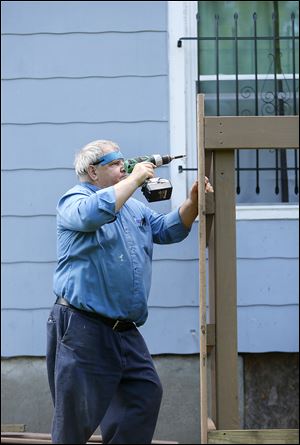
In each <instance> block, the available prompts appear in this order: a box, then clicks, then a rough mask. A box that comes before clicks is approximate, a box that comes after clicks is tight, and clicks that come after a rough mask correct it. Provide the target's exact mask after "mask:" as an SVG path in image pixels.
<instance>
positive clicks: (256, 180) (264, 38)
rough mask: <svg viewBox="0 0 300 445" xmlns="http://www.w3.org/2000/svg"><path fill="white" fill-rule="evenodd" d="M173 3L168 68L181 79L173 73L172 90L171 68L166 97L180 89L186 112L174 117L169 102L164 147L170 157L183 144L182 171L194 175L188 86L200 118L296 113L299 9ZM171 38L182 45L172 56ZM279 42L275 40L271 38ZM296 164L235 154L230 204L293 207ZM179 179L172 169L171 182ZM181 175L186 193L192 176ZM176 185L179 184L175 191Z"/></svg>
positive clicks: (274, 156) (276, 156)
mask: <svg viewBox="0 0 300 445" xmlns="http://www.w3.org/2000/svg"><path fill="white" fill-rule="evenodd" d="M168 3H170V4H171V3H173V2H168ZM176 4H177V11H175V8H174V9H173V10H172V5H170V6H169V11H170V13H171V14H170V15H169V20H171V19H172V15H173V16H175V15H176V16H177V21H178V23H177V25H176V26H175V27H174V32H172V27H171V26H170V27H169V31H170V62H173V65H174V66H173V68H174V67H175V65H176V68H177V70H178V73H181V76H182V77H183V78H184V80H180V75H179V74H175V76H177V77H176V79H177V82H178V85H176V84H175V85H173V84H172V80H173V79H172V75H174V74H173V73H174V72H173V69H172V64H171V63H170V94H173V96H174V95H176V94H177V93H176V91H177V89H179V88H180V82H181V88H182V89H183V90H184V92H183V93H182V92H181V94H182V96H185V109H184V113H182V115H181V116H180V115H179V114H180V113H179V112H178V111H177V108H176V106H177V105H178V104H176V103H175V101H174V98H173V103H172V96H171V101H170V105H171V107H170V124H171V134H172V131H173V130H174V131H175V135H176V133H177V136H174V135H173V141H172V139H171V147H172V148H174V149H175V151H176V150H179V145H184V147H185V149H186V153H187V159H186V165H185V166H183V167H184V168H193V167H194V168H195V167H196V165H197V162H196V159H195V157H196V152H197V150H196V137H195V134H196V122H195V115H196V113H195V108H196V107H195V100H196V86H195V84H196V82H195V79H196V80H198V82H197V90H198V92H201V93H204V94H205V113H206V114H207V115H243V114H247V115H267V114H298V105H297V103H298V101H297V98H298V91H299V75H298V71H299V69H298V66H299V59H298V46H299V37H298V25H297V23H298V21H297V17H298V2H293V1H292V2H289V1H288V2H261V1H260V2H247V1H243V2H240V1H236V2H218V1H217V2H211V1H210V2H203V1H200V2H176ZM180 8H181V12H180ZM274 11H275V14H273V12H274ZM197 12H198V16H197V18H198V20H196V14H197ZM180 14H181V27H180V18H178V17H179V15H180ZM173 23H175V21H174V22H173ZM169 24H171V22H170V23H169ZM197 33H198V40H197V39H195V37H196V36H197ZM178 34H181V36H180V37H183V39H182V40H181V43H182V45H181V48H177V54H176V51H175V48H174V45H175V41H174V40H175V39H176V35H177V36H178ZM278 35H280V37H281V38H280V39H277V38H274V37H276V36H278ZM180 37H179V38H180ZM191 37H192V38H193V39H191ZM180 51H181V54H180V55H179V54H178V53H179V52H180ZM176 62H177V63H176ZM182 102H183V98H182ZM173 105H174V108H173ZM181 109H183V107H182V106H181ZM176 116H177V117H176ZM184 126H185V128H183V127H184ZM183 139H184V140H183ZM179 141H180V142H179ZM298 165H299V158H298V151H296V150H280V151H279V150H259V151H258V150H257V151H256V150H254V151H253V150H237V151H236V185H237V187H236V190H237V195H236V200H237V203H243V204H245V203H251V204H253V203H260V204H261V203H282V202H291V203H295V202H298ZM176 168H178V166H176ZM179 174H180V173H179ZM179 174H178V172H176V171H175V166H174V167H173V171H172V172H171V177H172V180H173V182H174V179H175V181H176V182H177V177H178V176H179ZM181 174H182V175H183V176H185V183H186V186H185V190H186V187H188V186H189V185H190V184H191V182H192V181H193V180H194V178H195V175H196V172H194V171H190V170H183V172H182V173H181ZM183 182H184V180H183V179H182V178H181V179H180V183H181V188H182V184H183ZM174 204H175V205H176V203H174Z"/></svg>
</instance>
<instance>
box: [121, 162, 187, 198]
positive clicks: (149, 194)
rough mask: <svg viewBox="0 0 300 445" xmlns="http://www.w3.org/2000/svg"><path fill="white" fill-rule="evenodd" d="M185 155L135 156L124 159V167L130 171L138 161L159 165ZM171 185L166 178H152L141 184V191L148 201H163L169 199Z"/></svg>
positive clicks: (127, 171)
mask: <svg viewBox="0 0 300 445" xmlns="http://www.w3.org/2000/svg"><path fill="white" fill-rule="evenodd" d="M184 157H185V155H178V156H170V155H163V156H161V155H158V154H157V155H150V156H137V157H136V158H132V159H126V160H125V162H124V169H125V171H126V173H128V174H130V173H132V170H133V169H134V167H135V165H136V164H138V163H139V162H151V163H152V164H154V165H156V167H160V166H162V165H166V164H169V163H170V162H171V161H173V160H174V159H180V158H184ZM172 190H173V187H172V185H171V183H170V181H169V180H168V179H163V178H152V179H148V180H147V181H145V182H144V184H143V185H142V192H143V194H144V195H145V198H146V199H147V201H148V202H154V201H163V200H165V199H170V198H171V195H172Z"/></svg>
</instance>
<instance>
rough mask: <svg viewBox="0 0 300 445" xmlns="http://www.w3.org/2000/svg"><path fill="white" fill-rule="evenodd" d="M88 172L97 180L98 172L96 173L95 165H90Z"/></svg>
mask: <svg viewBox="0 0 300 445" xmlns="http://www.w3.org/2000/svg"><path fill="white" fill-rule="evenodd" d="M87 174H88V176H89V177H90V178H91V179H92V180H93V181H96V179H97V173H96V168H95V166H94V165H89V166H88V168H87Z"/></svg>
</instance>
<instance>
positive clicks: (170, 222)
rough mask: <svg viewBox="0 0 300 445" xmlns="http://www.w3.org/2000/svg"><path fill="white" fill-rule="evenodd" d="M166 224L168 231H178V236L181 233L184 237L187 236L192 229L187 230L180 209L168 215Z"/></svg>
mask: <svg viewBox="0 0 300 445" xmlns="http://www.w3.org/2000/svg"><path fill="white" fill-rule="evenodd" d="M165 223H166V226H167V228H168V229H169V228H170V229H171V228H172V230H174V229H175V230H176V231H178V234H179V233H180V234H182V235H185V234H188V233H189V232H190V230H191V229H190V228H187V227H186V226H185V225H184V224H183V222H182V219H181V217H180V214H179V209H175V210H173V211H172V212H170V213H168V214H167V215H166V220H165Z"/></svg>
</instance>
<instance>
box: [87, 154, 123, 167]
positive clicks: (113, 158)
mask: <svg viewBox="0 0 300 445" xmlns="http://www.w3.org/2000/svg"><path fill="white" fill-rule="evenodd" d="M118 159H124V156H123V155H122V153H121V152H120V151H111V152H110V153H107V154H106V155H103V156H101V157H100V158H98V161H97V162H94V165H95V164H101V165H106V164H109V163H110V162H112V161H116V160H118Z"/></svg>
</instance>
